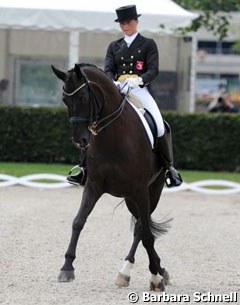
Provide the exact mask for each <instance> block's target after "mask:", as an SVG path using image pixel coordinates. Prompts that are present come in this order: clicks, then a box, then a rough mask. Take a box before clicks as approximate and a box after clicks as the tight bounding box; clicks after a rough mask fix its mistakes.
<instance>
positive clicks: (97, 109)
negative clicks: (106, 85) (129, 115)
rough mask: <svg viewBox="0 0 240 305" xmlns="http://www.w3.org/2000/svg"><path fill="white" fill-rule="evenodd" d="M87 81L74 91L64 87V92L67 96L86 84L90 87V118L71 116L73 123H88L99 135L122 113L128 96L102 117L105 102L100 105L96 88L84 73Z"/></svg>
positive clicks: (90, 129) (90, 128) (95, 133)
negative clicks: (68, 90)
mask: <svg viewBox="0 0 240 305" xmlns="http://www.w3.org/2000/svg"><path fill="white" fill-rule="evenodd" d="M84 78H85V82H84V83H83V84H82V85H80V86H79V87H77V89H75V90H74V91H72V92H70V93H69V92H66V90H65V88H64V87H63V93H64V94H65V95H66V96H70V97H71V96H73V95H75V94H76V93H77V92H79V91H80V90H82V89H83V88H84V87H85V86H87V87H88V93H89V100H90V103H91V110H90V116H89V117H88V118H84V117H80V116H74V117H70V122H71V124H74V123H80V124H81V123H88V130H89V131H90V132H91V133H92V134H93V135H94V136H96V135H98V134H99V133H100V132H101V131H102V130H104V129H105V128H106V127H108V126H109V125H110V124H112V123H113V122H114V121H115V120H116V119H117V118H118V117H119V116H120V115H121V113H122V111H123V108H124V106H125V104H126V100H127V99H126V98H124V99H123V101H122V103H121V105H120V106H119V107H118V108H117V109H116V110H115V111H113V112H112V113H110V114H109V115H107V116H105V117H103V118H101V119H100V115H101V112H102V110H103V107H104V103H103V104H102V105H101V106H100V103H99V101H98V99H97V97H96V95H95V93H94V90H93V89H92V87H91V81H90V80H88V79H87V77H86V75H84Z"/></svg>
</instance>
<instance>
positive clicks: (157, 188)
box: [148, 171, 170, 290]
mask: <svg viewBox="0 0 240 305" xmlns="http://www.w3.org/2000/svg"><path fill="white" fill-rule="evenodd" d="M164 182H165V172H164V171H162V172H161V173H160V174H159V176H158V178H157V179H156V180H155V181H154V182H153V183H152V184H150V186H149V187H148V193H149V199H150V213H151V214H152V213H153V211H154V210H155V208H156V207H157V204H158V202H159V199H160V196H161V193H162V190H163V186H164ZM167 225H168V221H166V224H165V226H167ZM157 226H159V229H158V232H156V231H155V233H156V235H158V234H159V235H161V234H162V228H163V229H164V223H162V224H160V225H159V224H157ZM159 273H160V275H161V276H162V278H163V281H164V284H165V285H168V284H170V276H169V273H168V272H167V270H166V269H165V268H162V267H161V266H160V272H159ZM150 283H151V284H150V286H151V288H152V289H153V290H155V286H156V287H158V286H159V285H161V284H160V283H161V278H160V277H158V276H157V277H156V276H155V275H151V279H150Z"/></svg>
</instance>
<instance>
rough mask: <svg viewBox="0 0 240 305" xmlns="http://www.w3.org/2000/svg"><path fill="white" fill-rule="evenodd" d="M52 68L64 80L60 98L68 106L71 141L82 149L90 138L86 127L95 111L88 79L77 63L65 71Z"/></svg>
mask: <svg viewBox="0 0 240 305" xmlns="http://www.w3.org/2000/svg"><path fill="white" fill-rule="evenodd" d="M52 70H53V72H54V74H55V75H56V76H57V78H59V79H60V80H62V81H63V82H64V86H63V95H62V100H63V102H64V104H65V105H66V106H67V108H68V113H69V116H70V122H71V124H72V127H73V142H74V144H75V146H76V147H78V148H79V149H84V148H86V147H87V146H88V143H89V140H90V133H89V130H88V127H89V124H90V122H91V120H92V119H93V115H94V112H95V109H93V105H92V103H91V98H90V93H91V92H90V90H89V83H88V79H87V77H86V75H85V74H84V73H83V71H82V70H81V67H80V66H79V65H77V64H76V65H75V67H74V68H73V69H72V70H69V71H68V72H66V73H65V72H62V71H60V70H58V69H56V68H55V67H54V66H52Z"/></svg>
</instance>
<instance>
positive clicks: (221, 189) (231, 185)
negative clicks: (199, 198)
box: [0, 173, 240, 195]
mask: <svg viewBox="0 0 240 305" xmlns="http://www.w3.org/2000/svg"><path fill="white" fill-rule="evenodd" d="M39 180H43V181H39ZM44 180H47V182H44ZM50 181H52V182H50ZM13 185H24V186H28V187H35V188H44V189H57V188H64V187H70V186H71V185H70V184H69V183H68V182H66V177H65V176H62V175H55V174H45V173H43V174H34V175H27V176H23V177H19V178H18V177H14V176H10V175H5V174H0V188H1V187H7V186H13ZM211 187H215V188H211ZM216 187H217V188H216ZM181 191H195V192H199V193H205V194H212V195H216V194H217V195H229V194H236V193H240V184H239V183H236V182H232V181H226V180H202V181H198V182H192V183H185V182H184V183H183V184H182V185H181V186H179V187H174V188H170V189H168V188H164V190H163V192H166V193H173V192H181Z"/></svg>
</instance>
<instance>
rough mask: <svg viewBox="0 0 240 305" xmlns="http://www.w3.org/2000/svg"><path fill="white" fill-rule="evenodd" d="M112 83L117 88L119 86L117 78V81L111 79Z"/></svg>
mask: <svg viewBox="0 0 240 305" xmlns="http://www.w3.org/2000/svg"><path fill="white" fill-rule="evenodd" d="M113 83H114V85H115V86H116V87H117V88H119V87H120V84H121V83H120V82H119V81H118V80H117V81H113Z"/></svg>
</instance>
